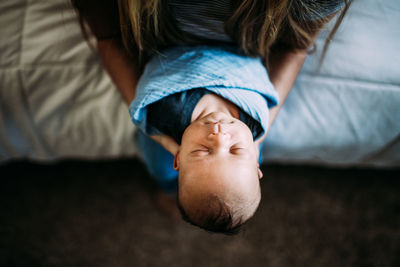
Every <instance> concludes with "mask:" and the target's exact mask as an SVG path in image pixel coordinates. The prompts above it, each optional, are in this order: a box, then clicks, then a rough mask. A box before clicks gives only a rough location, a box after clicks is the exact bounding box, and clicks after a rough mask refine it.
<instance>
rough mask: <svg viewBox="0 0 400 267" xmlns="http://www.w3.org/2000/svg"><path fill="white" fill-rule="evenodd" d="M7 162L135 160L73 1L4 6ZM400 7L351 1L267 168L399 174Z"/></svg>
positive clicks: (275, 132) (1, 58)
mask: <svg viewBox="0 0 400 267" xmlns="http://www.w3.org/2000/svg"><path fill="white" fill-rule="evenodd" d="M0 13H1V14H2V15H1V16H0V25H1V26H0V36H1V37H0V162H7V161H9V160H14V159H26V158H28V159H31V160H40V161H54V160H58V159H63V158H84V159H104V158H115V157H138V156H140V155H139V152H138V149H137V145H136V143H135V139H134V135H135V131H136V129H135V127H134V125H133V124H132V123H131V121H130V118H129V114H128V111H127V107H126V106H125V105H124V103H123V101H122V99H121V97H120V95H119V93H118V91H117V90H116V89H115V87H114V85H113V84H112V82H111V80H110V78H109V77H108V76H107V74H106V73H105V71H104V70H103V68H102V66H101V64H100V61H99V58H98V56H97V55H96V54H95V53H94V52H92V51H91V50H90V49H89V47H88V46H87V44H86V42H85V41H84V40H83V38H82V35H81V32H80V29H79V25H78V23H77V20H76V16H75V13H74V11H73V10H72V9H71V7H70V5H69V2H68V1H67V0H53V1H49V0H35V1H33V0H13V1H1V2H0ZM398 25H400V2H399V1H397V0H385V1H383V0H380V1H378V0H363V1H361V0H354V2H353V5H352V6H351V8H350V10H349V13H348V15H347V17H346V18H345V20H344V21H343V23H342V25H341V27H340V29H339V31H338V32H337V34H336V36H335V38H334V39H333V40H332V41H331V43H330V47H329V50H328V52H327V55H326V58H325V60H324V62H323V64H322V65H321V66H319V56H320V51H321V47H322V46H323V42H324V37H326V36H327V31H324V32H323V33H322V34H321V36H320V38H319V39H318V41H317V45H318V48H319V49H318V50H317V52H316V53H315V54H312V55H310V56H309V57H308V58H307V60H306V62H305V64H304V67H303V68H302V71H301V73H300V75H299V77H298V79H297V81H296V84H295V86H294V88H293V90H292V92H291V94H290V95H289V97H288V99H287V101H286V103H285V105H284V107H283V108H282V110H281V111H280V113H279V115H278V117H277V119H276V122H275V123H274V125H273V127H272V129H271V131H270V133H269V135H268V137H267V139H266V141H265V143H264V145H263V148H262V149H263V154H264V162H265V163H268V162H279V163H296V164H319V165H321V164H322V165H329V166H372V167H398V166H400V51H399V49H400V27H399V26H398Z"/></svg>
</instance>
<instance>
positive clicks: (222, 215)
mask: <svg viewBox="0 0 400 267" xmlns="http://www.w3.org/2000/svg"><path fill="white" fill-rule="evenodd" d="M277 102H278V94H277V92H276V91H275V90H274V88H273V85H272V84H271V82H270V81H269V78H268V74H267V72H266V70H265V67H264V66H263V65H262V63H261V61H260V59H258V58H249V57H246V56H244V55H242V54H241V53H240V52H238V51H237V50H236V48H234V47H231V46H223V47H212V46H181V47H174V48H171V49H168V50H166V51H163V52H162V53H161V54H158V55H155V56H153V58H151V59H150V61H149V62H148V63H147V64H146V66H145V70H144V73H143V75H142V77H141V79H140V81H139V84H138V86H137V90H136V98H135V99H134V101H133V102H132V103H131V104H130V108H129V110H130V114H131V117H132V120H133V122H134V123H135V125H137V127H138V128H139V129H140V131H139V135H138V142H139V147H140V150H141V152H142V157H143V160H144V162H145V164H146V166H147V169H148V170H149V172H150V174H151V175H152V176H153V177H154V178H155V179H156V181H157V182H158V184H159V185H160V187H161V188H162V189H163V190H164V191H165V192H174V191H177V205H178V207H179V209H180V211H181V214H182V216H183V218H184V219H185V220H187V221H188V222H190V223H192V224H194V225H197V226H199V227H201V228H203V229H206V230H208V231H214V232H222V233H228V234H229V233H236V232H237V231H238V230H239V228H240V227H241V226H242V225H243V224H244V223H245V222H246V221H248V220H249V219H250V218H251V217H252V216H253V214H254V213H255V211H256V209H257V207H258V205H259V202H260V199H261V192H260V183H259V180H260V179H261V178H262V173H261V171H260V169H259V160H260V145H261V143H262V140H263V139H264V137H265V135H266V132H267V130H268V120H269V111H268V109H269V108H271V107H273V106H275V105H277Z"/></svg>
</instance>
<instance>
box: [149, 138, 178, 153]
mask: <svg viewBox="0 0 400 267" xmlns="http://www.w3.org/2000/svg"><path fill="white" fill-rule="evenodd" d="M150 138H151V139H153V140H154V141H156V142H157V143H159V144H160V145H162V147H164V148H165V149H166V150H167V151H169V152H170V153H171V154H172V155H176V153H177V152H178V149H179V145H178V144H177V143H176V142H175V140H174V139H172V137H170V136H167V135H152V136H150Z"/></svg>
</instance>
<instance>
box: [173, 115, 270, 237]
mask: <svg viewBox="0 0 400 267" xmlns="http://www.w3.org/2000/svg"><path fill="white" fill-rule="evenodd" d="M174 167H175V168H176V169H177V170H179V180H178V183H179V190H178V205H179V207H180V209H181V212H182V214H183V216H184V218H185V219H186V220H188V221H189V222H191V223H192V224H195V225H197V226H200V227H202V228H204V229H206V230H210V231H215V232H223V233H235V232H237V230H238V229H239V227H240V226H241V225H242V224H243V223H245V222H246V221H247V220H248V219H249V218H251V217H252V216H253V214H254V212H255V211H256V209H257V207H258V204H259V202H260V199H261V192H260V183H259V179H260V178H261V177H262V174H261V171H260V169H259V165H258V148H257V147H256V145H255V143H254V141H253V136H252V133H251V131H250V129H249V128H248V127H247V125H246V124H244V123H243V122H241V121H240V120H238V119H234V118H232V117H231V116H229V115H227V114H224V113H220V112H214V113H210V114H208V115H207V116H205V117H203V118H201V119H198V120H196V121H194V122H192V123H191V124H190V125H189V126H188V128H187V129H186V130H185V132H184V134H183V136H182V142H181V146H180V148H179V152H178V153H177V155H176V156H175V162H174Z"/></svg>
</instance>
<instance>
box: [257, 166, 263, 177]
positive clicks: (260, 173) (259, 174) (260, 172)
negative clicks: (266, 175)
mask: <svg viewBox="0 0 400 267" xmlns="http://www.w3.org/2000/svg"><path fill="white" fill-rule="evenodd" d="M257 170H258V179H261V178H263V173H262V171H261V169H260V165H259V164H257Z"/></svg>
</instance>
